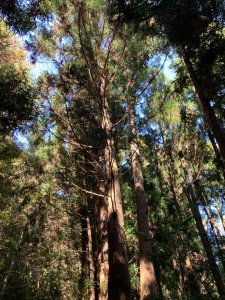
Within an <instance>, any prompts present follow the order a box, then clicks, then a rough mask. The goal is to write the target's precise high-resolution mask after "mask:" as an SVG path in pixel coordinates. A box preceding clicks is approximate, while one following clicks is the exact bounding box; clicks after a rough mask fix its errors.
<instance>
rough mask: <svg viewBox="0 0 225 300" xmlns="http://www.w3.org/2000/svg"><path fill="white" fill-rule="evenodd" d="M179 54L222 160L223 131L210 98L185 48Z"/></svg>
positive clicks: (223, 153)
mask: <svg viewBox="0 0 225 300" xmlns="http://www.w3.org/2000/svg"><path fill="white" fill-rule="evenodd" d="M181 55H182V57H183V60H184V63H185V65H186V68H187V71H188V73H189V76H190V78H191V81H192V84H193V86H194V88H195V91H196V94H197V95H198V99H199V104H200V106H201V108H202V111H203V113H204V117H205V120H206V121H207V122H208V124H209V126H210V128H211V130H212V132H213V135H214V137H215V138H216V141H217V143H218V145H219V148H220V152H221V155H222V157H223V160H225V131H224V129H223V128H222V127H221V125H220V123H219V121H218V119H217V117H216V115H215V112H214V111H213V108H212V106H211V105H210V101H209V100H210V99H207V96H206V94H205V91H204V87H203V85H202V83H201V82H200V81H199V79H198V77H197V75H196V72H195V70H194V67H193V65H192V62H191V60H190V57H189V55H188V53H187V52H186V50H185V49H181Z"/></svg>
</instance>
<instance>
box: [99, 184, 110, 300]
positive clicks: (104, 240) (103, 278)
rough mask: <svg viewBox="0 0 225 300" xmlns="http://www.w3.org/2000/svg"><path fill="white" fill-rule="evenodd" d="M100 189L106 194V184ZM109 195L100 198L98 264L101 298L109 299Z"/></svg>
mask: <svg viewBox="0 0 225 300" xmlns="http://www.w3.org/2000/svg"><path fill="white" fill-rule="evenodd" d="M100 191H101V192H102V193H103V194H105V186H104V184H103V183H101V185H100ZM107 202H108V199H107V197H104V198H101V199H99V221H100V224H99V235H100V243H99V245H98V247H99V249H98V264H99V278H98V281H99V300H107V299H108V285H109V256H108V251H109V240H108V210H107Z"/></svg>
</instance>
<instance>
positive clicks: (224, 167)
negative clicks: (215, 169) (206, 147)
mask: <svg viewBox="0 0 225 300" xmlns="http://www.w3.org/2000/svg"><path fill="white" fill-rule="evenodd" d="M208 136H209V139H210V142H211V144H212V146H213V150H214V152H215V155H216V161H217V164H218V166H219V167H220V169H221V171H222V173H223V177H224V179H225V164H224V161H223V159H222V157H221V154H220V151H219V149H218V147H217V145H216V142H215V140H214V137H213V135H212V133H211V130H210V129H209V130H208Z"/></svg>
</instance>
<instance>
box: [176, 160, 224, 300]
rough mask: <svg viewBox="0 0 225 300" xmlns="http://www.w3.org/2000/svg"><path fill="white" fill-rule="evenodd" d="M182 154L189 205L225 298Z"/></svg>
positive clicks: (217, 284)
mask: <svg viewBox="0 0 225 300" xmlns="http://www.w3.org/2000/svg"><path fill="white" fill-rule="evenodd" d="M180 155H181V161H182V164H183V167H184V171H185V174H186V180H187V198H188V201H189V205H190V208H191V211H192V214H193V217H194V219H195V223H196V225H197V228H198V232H199V236H200V238H201V241H202V244H203V247H204V249H205V252H206V256H207V258H208V263H209V266H210V269H211V272H212V275H213V277H214V280H215V284H216V287H217V290H218V293H219V295H220V299H222V300H225V283H224V282H223V278H222V276H221V273H220V271H219V268H218V266H217V263H216V259H215V256H214V254H213V250H212V247H211V244H210V241H209V239H208V236H207V233H206V231H205V228H204V225H203V223H202V217H201V214H200V212H199V209H198V206H197V199H196V195H195V188H194V185H193V183H192V182H190V178H191V176H190V173H189V169H188V167H187V165H186V163H185V160H184V157H183V156H182V154H180Z"/></svg>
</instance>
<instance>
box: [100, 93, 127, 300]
mask: <svg viewBox="0 0 225 300" xmlns="http://www.w3.org/2000/svg"><path fill="white" fill-rule="evenodd" d="M101 101H102V129H103V130H104V132H105V134H106V145H105V171H106V179H107V188H106V191H107V196H108V238H109V299H111V300H116V299H118V300H119V299H121V300H125V299H129V294H130V280H129V273H128V261H127V250H126V245H125V236H124V219H123V210H122V203H121V192H120V182H119V174H118V166H117V161H116V155H115V146H114V139H113V136H112V123H111V120H110V115H109V107H108V102H107V99H106V97H102V99H101Z"/></svg>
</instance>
